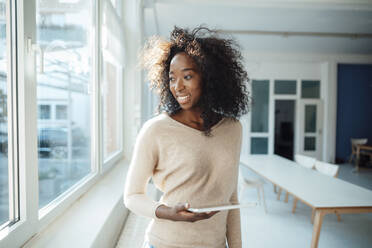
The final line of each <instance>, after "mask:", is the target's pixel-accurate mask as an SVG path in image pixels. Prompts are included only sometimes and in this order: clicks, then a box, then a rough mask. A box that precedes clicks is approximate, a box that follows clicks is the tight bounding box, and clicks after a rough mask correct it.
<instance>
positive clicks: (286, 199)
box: [284, 191, 288, 202]
mask: <svg viewBox="0 0 372 248" xmlns="http://www.w3.org/2000/svg"><path fill="white" fill-rule="evenodd" d="M284 202H288V191H287V192H285V199H284Z"/></svg>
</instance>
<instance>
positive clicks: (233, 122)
mask: <svg viewBox="0 0 372 248" xmlns="http://www.w3.org/2000/svg"><path fill="white" fill-rule="evenodd" d="M224 122H225V125H226V126H228V127H229V129H233V130H236V131H237V132H239V133H241V132H242V130H243V126H242V123H241V121H240V120H239V119H235V118H231V117H226V118H225V120H224Z"/></svg>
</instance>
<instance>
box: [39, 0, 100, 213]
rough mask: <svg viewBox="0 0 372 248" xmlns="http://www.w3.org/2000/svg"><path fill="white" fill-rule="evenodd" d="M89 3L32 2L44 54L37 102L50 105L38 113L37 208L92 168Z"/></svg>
mask: <svg viewBox="0 0 372 248" xmlns="http://www.w3.org/2000/svg"><path fill="white" fill-rule="evenodd" d="M91 2H92V1H90V0H80V1H43V0H37V1H36V3H37V13H36V14H37V15H36V17H37V19H36V24H37V45H38V46H39V47H40V49H41V51H42V52H41V53H38V57H37V60H36V61H37V72H38V73H37V98H38V103H39V104H41V103H45V102H46V101H47V102H48V106H49V108H46V107H40V108H39V113H38V115H39V116H40V117H44V114H45V116H48V117H49V118H44V119H42V118H40V120H39V121H38V154H39V160H38V161H39V206H40V207H43V206H45V205H46V204H48V203H50V202H51V201H52V200H54V199H55V198H56V197H57V196H59V195H60V194H62V193H63V192H65V191H66V190H67V189H69V188H70V187H71V186H72V185H74V184H75V183H77V182H78V181H79V180H80V179H82V178H83V177H84V176H86V175H87V174H88V173H89V172H90V168H91V160H90V146H91V144H90V133H91V132H90V130H91V118H90V112H91V103H90V95H89V94H88V88H90V84H91V83H92V80H91V75H92V71H91V70H92V67H91V61H92V49H91V48H92V45H93V44H92V40H91V39H90V36H91V32H92V30H91V29H92V27H93V25H92V23H91V12H92V6H91ZM40 56H43V59H40ZM61 101H62V102H64V103H66V104H61ZM40 106H42V105H40ZM43 111H44V112H43ZM53 111H55V112H54V113H53ZM46 113H48V114H46ZM55 120H58V122H56V121H55Z"/></svg>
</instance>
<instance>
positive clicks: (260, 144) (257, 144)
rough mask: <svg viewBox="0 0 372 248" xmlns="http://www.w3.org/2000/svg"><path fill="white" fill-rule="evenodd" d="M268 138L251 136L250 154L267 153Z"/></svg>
mask: <svg viewBox="0 0 372 248" xmlns="http://www.w3.org/2000/svg"><path fill="white" fill-rule="evenodd" d="M267 146H268V138H258V137H254V138H251V154H267V153H268V150H267Z"/></svg>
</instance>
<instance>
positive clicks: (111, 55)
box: [101, 1, 125, 164]
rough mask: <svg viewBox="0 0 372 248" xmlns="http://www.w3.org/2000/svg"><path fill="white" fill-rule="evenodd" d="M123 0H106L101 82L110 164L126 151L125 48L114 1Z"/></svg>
mask: <svg viewBox="0 0 372 248" xmlns="http://www.w3.org/2000/svg"><path fill="white" fill-rule="evenodd" d="M120 2H121V1H114V2H111V1H104V2H103V4H102V10H103V11H102V22H101V30H102V35H101V50H102V61H103V62H102V67H101V74H102V76H101V84H102V87H101V89H102V92H101V93H102V106H101V109H102V128H103V133H102V136H103V137H102V141H103V142H102V143H103V144H102V146H103V147H102V149H103V159H104V162H105V164H106V161H107V160H108V159H111V158H113V157H115V156H117V155H118V154H120V152H121V151H122V141H121V140H122V138H121V136H122V133H123V132H122V128H121V127H122V119H123V118H122V116H123V115H122V111H120V106H122V102H123V99H122V97H121V95H122V87H121V85H122V81H123V65H124V60H123V58H124V56H125V55H124V50H123V49H122V47H121V46H119V44H120V43H124V38H123V35H122V32H120V24H119V22H118V20H119V19H118V18H117V12H116V11H115V8H113V6H112V4H114V6H115V4H119V3H120Z"/></svg>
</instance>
